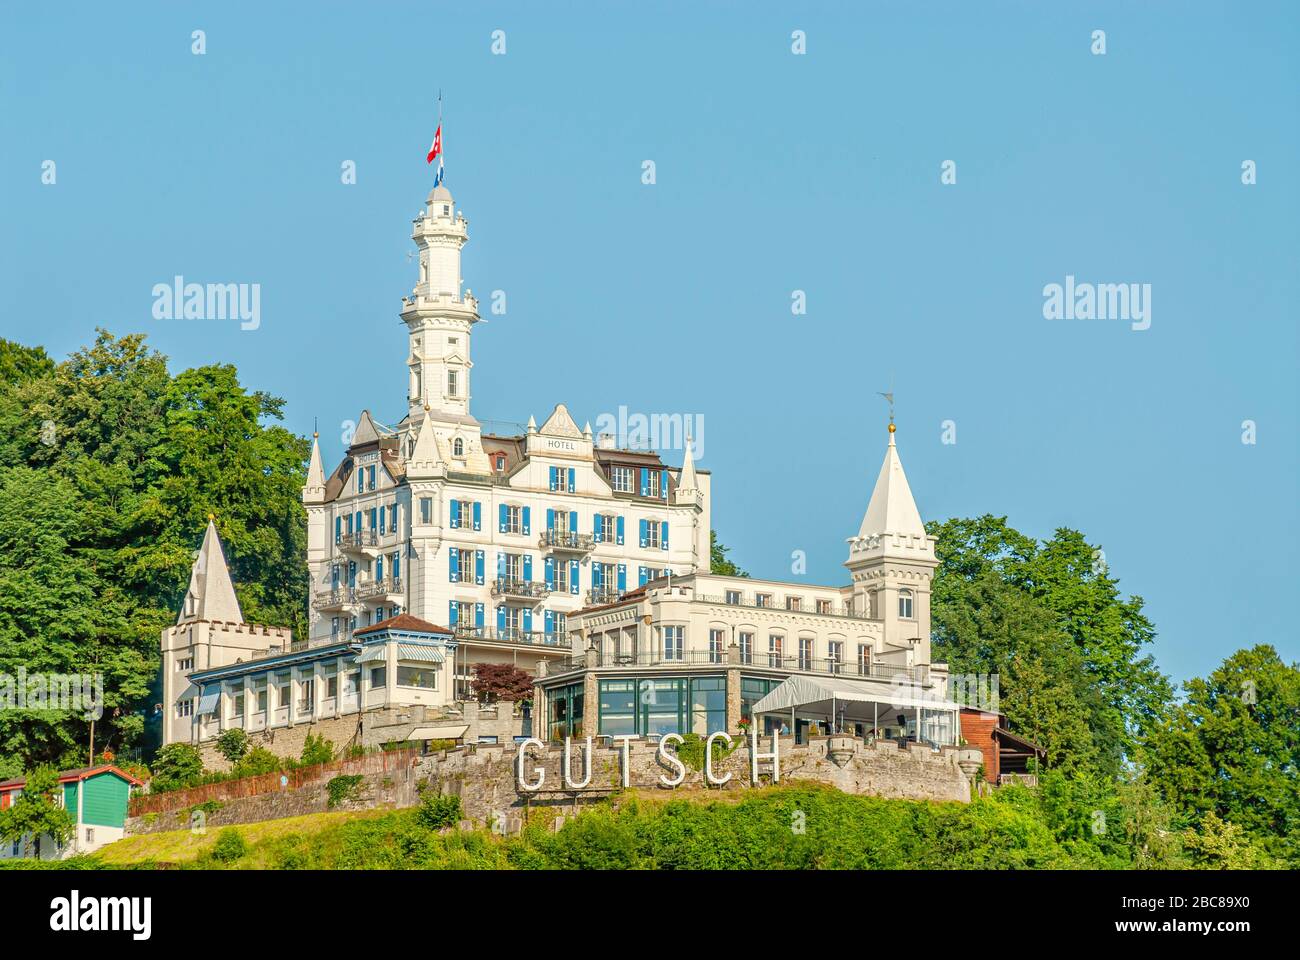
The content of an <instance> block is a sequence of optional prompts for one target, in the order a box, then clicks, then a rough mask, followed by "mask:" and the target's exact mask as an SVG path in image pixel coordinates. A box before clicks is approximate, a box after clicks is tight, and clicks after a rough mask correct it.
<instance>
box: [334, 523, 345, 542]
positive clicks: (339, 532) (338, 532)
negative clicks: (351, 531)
mask: <svg viewBox="0 0 1300 960" xmlns="http://www.w3.org/2000/svg"><path fill="white" fill-rule="evenodd" d="M342 539H343V518H342V517H335V518H334V542H335V543H338V542H339V541H340V540H342Z"/></svg>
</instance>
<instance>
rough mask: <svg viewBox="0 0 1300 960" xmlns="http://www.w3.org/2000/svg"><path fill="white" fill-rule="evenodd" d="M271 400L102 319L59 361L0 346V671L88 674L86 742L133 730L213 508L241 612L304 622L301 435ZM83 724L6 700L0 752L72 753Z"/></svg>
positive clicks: (139, 730)
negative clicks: (175, 361)
mask: <svg viewBox="0 0 1300 960" xmlns="http://www.w3.org/2000/svg"><path fill="white" fill-rule="evenodd" d="M282 407H283V402H282V401H281V400H279V399H277V398H275V397H271V396H269V395H267V394H264V393H260V392H249V391H246V390H245V389H244V388H243V386H242V385H241V384H240V383H239V380H238V377H237V375H236V373H235V370H234V368H233V367H229V366H211V367H203V368H199V369H195V370H187V371H184V372H182V373H180V374H178V375H176V376H175V377H173V376H171V375H170V374H169V372H168V370H167V361H166V358H165V357H163V356H162V355H161V354H159V353H157V352H156V351H153V350H151V349H150V348H149V347H148V346H147V345H146V343H145V340H144V337H143V336H140V335H129V336H125V337H121V338H115V337H113V336H112V335H111V334H109V333H108V332H107V331H103V330H100V331H98V333H97V337H96V339H95V342H94V343H93V344H92V345H90V346H88V347H85V348H83V349H81V350H78V351H76V352H75V353H73V354H72V355H71V356H70V357H68V359H67V360H65V361H64V362H62V363H60V364H58V365H57V366H54V365H52V364H50V363H49V362H48V358H46V357H45V355H44V352H43V351H41V350H40V349H39V348H26V347H20V346H18V345H16V344H9V343H7V342H0V464H3V466H0V669H5V670H10V671H12V669H14V668H16V667H17V666H24V667H26V669H27V670H28V671H29V672H30V671H33V670H37V669H40V670H49V671H57V672H90V673H99V674H101V675H102V676H103V678H104V696H105V715H104V716H103V717H102V718H101V720H100V723H99V725H98V726H97V727H96V730H95V741H96V746H97V747H111V748H112V749H114V750H115V752H117V753H118V754H119V755H129V751H131V750H132V749H134V748H137V747H139V746H140V745H141V743H142V739H143V734H144V729H145V721H146V717H153V716H154V713H153V711H152V709H151V707H152V705H153V703H154V702H156V701H157V700H158V699H159V696H158V693H157V678H158V666H159V659H160V658H159V644H158V636H159V632H160V631H161V630H162V629H163V628H164V627H166V626H168V625H170V624H172V623H174V622H175V619H176V610H177V607H178V605H179V602H180V599H181V597H182V595H183V593H184V590H185V586H186V583H187V582H188V578H189V573H190V566H191V563H192V561H193V554H194V551H195V550H196V549H197V547H198V545H199V542H200V541H201V538H202V535H203V530H204V527H205V526H206V518H207V516H208V514H209V513H213V514H216V516H217V526H218V529H219V530H220V532H221V535H222V539H223V542H224V544H225V548H226V555H227V558H228V560H229V561H230V564H231V572H232V576H233V577H234V579H235V582H236V589H237V591H238V593H239V597H240V602H241V605H242V607H243V611H244V615H245V617H246V619H248V620H250V621H252V622H255V623H258V622H260V623H268V624H274V625H277V626H288V627H291V628H292V629H293V630H295V631H296V632H297V633H298V634H299V635H302V634H303V632H304V631H305V629H306V626H307V623H306V609H307V605H306V598H307V593H308V589H309V584H308V574H307V569H306V566H305V565H304V564H303V563H302V556H303V551H304V549H305V542H306V541H305V538H306V515H305V513H304V511H303V508H302V504H301V501H300V490H301V486H302V482H303V478H304V476H305V465H306V459H307V454H308V450H309V446H308V443H307V441H306V440H305V439H304V438H300V437H296V436H293V435H292V434H290V433H288V432H287V431H285V430H284V429H283V428H281V427H279V426H276V425H274V421H275V420H278V419H280V417H281V415H282ZM38 529H39V531H40V535H39V536H34V535H33V531H36V530H38ZM31 591H34V592H31ZM87 726H88V722H87V721H86V720H85V719H84V718H80V717H77V716H72V715H66V714H64V715H54V714H48V715H42V716H40V717H36V716H32V715H24V716H19V715H18V714H16V713H14V712H9V713H8V715H7V716H2V717H0V755H3V756H7V757H10V758H12V759H13V760H14V762H16V763H18V764H21V765H22V766H30V765H33V764H35V763H37V762H60V763H63V764H66V765H72V764H73V763H76V762H80V760H79V755H80V754H81V753H82V752H84V748H85V745H86V743H87V741H88V733H89V731H88V729H87Z"/></svg>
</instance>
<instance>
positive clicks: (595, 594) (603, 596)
mask: <svg viewBox="0 0 1300 960" xmlns="http://www.w3.org/2000/svg"><path fill="white" fill-rule="evenodd" d="M620 596H621V594H620V593H619V592H618V591H617V590H616V589H614V588H613V587H605V588H602V589H600V590H588V591H587V605H588V606H592V607H598V606H601V605H603V604H606V603H613V602H614V601H615V600H617V599H618V598H619V597H620Z"/></svg>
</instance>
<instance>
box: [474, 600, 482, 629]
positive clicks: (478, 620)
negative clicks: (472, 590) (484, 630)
mask: <svg viewBox="0 0 1300 960" xmlns="http://www.w3.org/2000/svg"><path fill="white" fill-rule="evenodd" d="M474 626H476V627H481V626H483V604H481V603H476V604H474Z"/></svg>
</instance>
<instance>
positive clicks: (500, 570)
mask: <svg viewBox="0 0 1300 960" xmlns="http://www.w3.org/2000/svg"><path fill="white" fill-rule="evenodd" d="M505 575H506V555H505V554H504V553H502V552H501V551H500V550H498V551H497V577H498V579H499V578H501V577H504V576H505Z"/></svg>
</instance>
